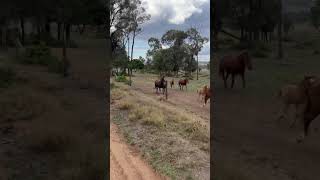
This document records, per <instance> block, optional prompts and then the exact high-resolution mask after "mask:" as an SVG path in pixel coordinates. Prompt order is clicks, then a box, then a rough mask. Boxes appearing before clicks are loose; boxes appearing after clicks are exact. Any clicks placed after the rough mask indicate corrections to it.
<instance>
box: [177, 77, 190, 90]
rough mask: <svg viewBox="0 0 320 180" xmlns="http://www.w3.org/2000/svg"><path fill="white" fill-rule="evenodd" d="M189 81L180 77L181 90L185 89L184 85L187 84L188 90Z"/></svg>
mask: <svg viewBox="0 0 320 180" xmlns="http://www.w3.org/2000/svg"><path fill="white" fill-rule="evenodd" d="M188 83H189V80H188V79H180V80H179V87H180V90H183V86H186V90H187V84H188Z"/></svg>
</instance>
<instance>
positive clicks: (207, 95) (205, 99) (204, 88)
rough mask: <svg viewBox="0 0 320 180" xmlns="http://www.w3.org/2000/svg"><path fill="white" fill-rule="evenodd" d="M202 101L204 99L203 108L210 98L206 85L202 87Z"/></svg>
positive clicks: (209, 91)
mask: <svg viewBox="0 0 320 180" xmlns="http://www.w3.org/2000/svg"><path fill="white" fill-rule="evenodd" d="M202 93H203V97H204V98H203V99H204V104H203V107H204V106H205V105H206V104H207V101H208V99H210V97H211V88H210V87H209V88H208V86H207V85H205V86H204V87H203V92H202Z"/></svg>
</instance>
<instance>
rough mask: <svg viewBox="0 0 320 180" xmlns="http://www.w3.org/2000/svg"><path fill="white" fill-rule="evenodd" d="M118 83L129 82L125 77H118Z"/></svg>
mask: <svg viewBox="0 0 320 180" xmlns="http://www.w3.org/2000/svg"><path fill="white" fill-rule="evenodd" d="M116 81H117V82H127V81H128V80H127V78H126V76H124V75H120V76H116Z"/></svg>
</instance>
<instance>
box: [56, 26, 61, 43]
mask: <svg viewBox="0 0 320 180" xmlns="http://www.w3.org/2000/svg"><path fill="white" fill-rule="evenodd" d="M57 25H58V27H57V39H58V40H60V39H61V22H58V23H57Z"/></svg>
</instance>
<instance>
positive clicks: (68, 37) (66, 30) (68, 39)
mask: <svg viewBox="0 0 320 180" xmlns="http://www.w3.org/2000/svg"><path fill="white" fill-rule="evenodd" d="M65 26H66V27H65V32H66V41H67V42H68V43H69V42H70V33H71V25H70V24H66V25H65Z"/></svg>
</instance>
